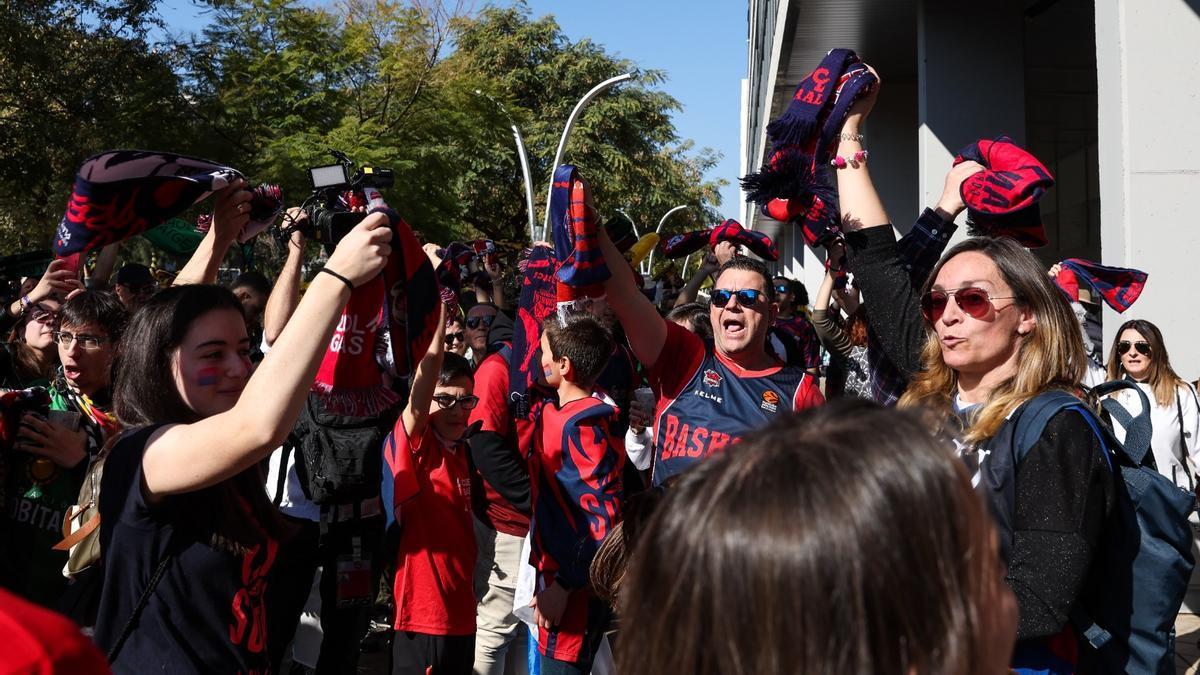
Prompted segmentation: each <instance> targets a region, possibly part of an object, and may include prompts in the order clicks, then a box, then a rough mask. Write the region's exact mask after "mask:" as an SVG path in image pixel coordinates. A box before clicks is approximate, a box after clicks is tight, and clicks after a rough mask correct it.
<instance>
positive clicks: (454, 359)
mask: <svg viewBox="0 0 1200 675" xmlns="http://www.w3.org/2000/svg"><path fill="white" fill-rule="evenodd" d="M460 377H465V378H467V379H468V380H471V381H472V382H474V381H475V374H474V372H473V371H472V369H471V362H470V361H468V360H467V359H466V358H464V357H462V356H459V355H458V354H455V353H454V352H446V353H444V354H442V370H441V371H440V372H438V379H437V383H438V384H439V385H440V386H443V387H444V386H446V385H448V384H450V383H451V382H453V381H454V380H457V379H458V378H460Z"/></svg>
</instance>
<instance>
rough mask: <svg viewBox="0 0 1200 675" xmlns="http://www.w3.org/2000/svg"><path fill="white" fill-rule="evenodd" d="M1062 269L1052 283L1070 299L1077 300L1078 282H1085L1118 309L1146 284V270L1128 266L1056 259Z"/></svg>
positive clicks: (1130, 304)
mask: <svg viewBox="0 0 1200 675" xmlns="http://www.w3.org/2000/svg"><path fill="white" fill-rule="evenodd" d="M1059 264H1060V265H1062V271H1061V272H1059V274H1058V276H1057V277H1055V278H1054V283H1055V284H1057V285H1058V287H1059V288H1060V289H1061V290H1062V291H1063V292H1064V293H1066V294H1067V297H1068V298H1070V299H1071V300H1072V301H1073V302H1079V284H1080V283H1083V284H1087V286H1088V287H1090V288H1091V289H1092V291H1093V292H1095V293H1096V294H1097V295H1099V297H1100V299H1102V300H1104V303H1105V304H1106V305H1108V306H1109V307H1112V308H1113V309H1114V310H1116V311H1117V312H1120V313H1124V312H1125V310H1127V309H1129V308H1130V307H1132V306H1133V303H1134V302H1136V301H1137V299H1138V297H1139V296H1141V294H1142V290H1143V289H1144V288H1145V287H1146V279H1148V278H1149V275H1147V274H1146V273H1145V272H1143V271H1141V270H1135V269H1132V268H1127V267H1108V266H1106V265H1101V264H1100V263H1095V262H1092V261H1090V260H1084V259H1083V258H1069V259H1067V260H1064V261H1062V262H1061V263H1059Z"/></svg>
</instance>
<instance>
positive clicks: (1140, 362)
mask: <svg viewBox="0 0 1200 675" xmlns="http://www.w3.org/2000/svg"><path fill="white" fill-rule="evenodd" d="M1108 379H1110V380H1118V379H1128V380H1133V381H1134V382H1137V384H1138V386H1139V387H1140V388H1141V389H1142V390H1143V391H1144V392H1145V393H1146V397H1147V398H1148V399H1149V400H1150V405H1151V410H1150V421H1151V424H1152V425H1153V427H1154V435H1153V438H1152V439H1151V442H1150V449H1151V450H1153V451H1154V463H1155V466H1157V467H1158V471H1159V473H1161V474H1162V475H1164V476H1166V477H1167V478H1170V479H1171V480H1172V481H1174V483H1175V484H1176V485H1178V486H1179V487H1181V488H1184V489H1186V490H1195V489H1196V487H1197V486H1196V472H1195V466H1196V464H1195V460H1194V455H1195V453H1196V438H1197V433H1198V432H1200V404H1198V403H1197V400H1196V390H1195V389H1194V388H1193V387H1192V385H1191V384H1189V383H1188V382H1185V381H1184V380H1183V378H1181V377H1179V375H1178V374H1177V373H1176V372H1175V369H1174V368H1172V367H1171V360H1170V358H1169V357H1168V356H1167V348H1166V345H1165V344H1164V343H1163V336H1162V332H1161V331H1159V330H1158V326H1155V325H1154V324H1152V323H1150V322H1149V321H1145V320H1142V319H1134V320H1132V321H1126V322H1125V323H1123V324H1121V328H1120V329H1118V330H1117V339H1116V341H1115V342H1113V346H1112V351H1110V352H1109V356H1108ZM1117 396H1118V398H1119V399H1120V401H1121V403H1122V404H1123V405H1125V407H1126V408H1128V409H1129V410H1130V411H1134V410H1138V409H1139V408H1140V407H1141V406H1140V404H1138V403H1136V402H1135V400H1134V399H1136V398H1137V396H1136V395H1135V394H1134V392H1132V391H1121V392H1118V393H1117Z"/></svg>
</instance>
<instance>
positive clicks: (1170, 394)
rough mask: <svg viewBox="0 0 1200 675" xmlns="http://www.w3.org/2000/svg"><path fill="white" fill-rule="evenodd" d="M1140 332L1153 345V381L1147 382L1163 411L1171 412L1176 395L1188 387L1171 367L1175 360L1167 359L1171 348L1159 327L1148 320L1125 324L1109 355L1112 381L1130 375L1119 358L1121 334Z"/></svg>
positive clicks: (1151, 347) (1151, 367) (1151, 349)
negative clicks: (1181, 389)
mask: <svg viewBox="0 0 1200 675" xmlns="http://www.w3.org/2000/svg"><path fill="white" fill-rule="evenodd" d="M1131 328H1132V329H1133V330H1135V331H1137V333H1138V334H1139V335H1141V336H1142V337H1143V338H1145V339H1146V343H1147V344H1149V345H1150V377H1148V378H1147V379H1146V382H1147V383H1148V384H1149V385H1150V389H1151V391H1153V392H1154V400H1155V402H1157V403H1158V406H1159V407H1160V408H1169V407H1170V406H1171V405H1173V404H1174V403H1175V391H1176V389H1177V388H1178V387H1181V386H1183V387H1186V386H1187V383H1186V382H1184V381H1183V378H1181V377H1179V374H1178V373H1176V372H1175V369H1174V368H1172V367H1171V359H1170V358H1168V357H1167V346H1166V344H1165V343H1164V342H1163V336H1162V331H1160V330H1158V326H1155V325H1154V324H1152V323H1150V322H1149V321H1146V320H1144V319H1133V320H1132V321H1126V322H1125V323H1123V324H1121V327H1120V328H1119V329H1118V330H1117V338H1116V339H1115V340H1113V343H1112V347H1111V348H1110V349H1109V353H1108V379H1110V380H1119V379H1121V378H1122V377H1124V376H1125V375H1126V373H1125V367H1124V366H1122V365H1121V356H1120V355H1119V354H1117V343H1119V342H1120V341H1121V334H1122V333H1124V332H1125V331H1127V330H1129V329H1131Z"/></svg>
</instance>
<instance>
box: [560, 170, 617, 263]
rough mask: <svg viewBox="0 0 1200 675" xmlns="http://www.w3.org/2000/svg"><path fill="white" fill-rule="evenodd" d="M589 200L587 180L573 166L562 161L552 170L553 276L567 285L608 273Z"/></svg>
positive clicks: (597, 227) (594, 215)
mask: <svg viewBox="0 0 1200 675" xmlns="http://www.w3.org/2000/svg"><path fill="white" fill-rule="evenodd" d="M589 201H590V199H589V196H588V187H587V183H585V182H584V181H583V179H582V178H580V177H579V172H578V170H576V168H575V167H574V166H572V165H570V164H564V165H562V166H560V167H558V169H556V170H555V171H554V185H553V188H552V190H551V193H550V226H551V228H553V235H554V254H555V256H556V257H557V258H558V260H559V268H558V272H557V276H558V279H559V281H561V282H563V283H564V284H566V285H568V286H575V287H581V286H592V285H594V284H599V283H603V282H604V281H607V280H608V278H609V277H610V276H612V274H611V273H610V272H609V270H608V266H607V265H605V263H604V254H603V253H602V252H601V251H600V240H599V225H597V223H596V213H595V211H594V210H593V209H592V207H591V204H589Z"/></svg>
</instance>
